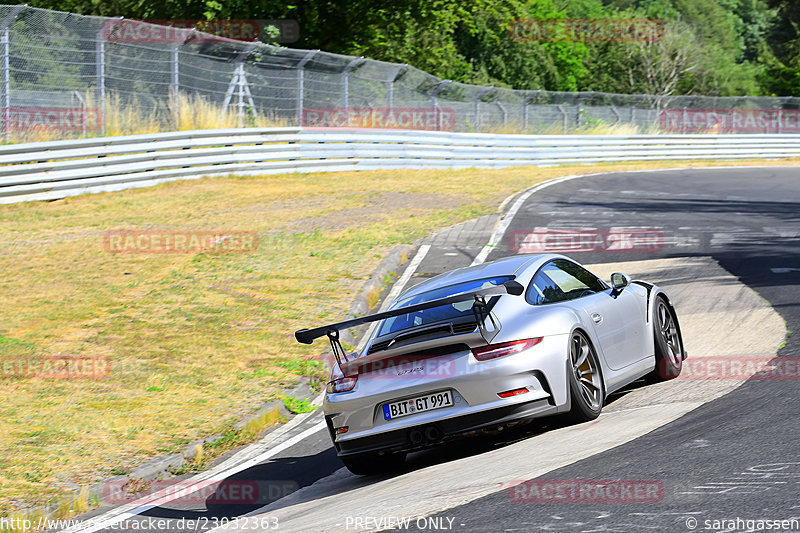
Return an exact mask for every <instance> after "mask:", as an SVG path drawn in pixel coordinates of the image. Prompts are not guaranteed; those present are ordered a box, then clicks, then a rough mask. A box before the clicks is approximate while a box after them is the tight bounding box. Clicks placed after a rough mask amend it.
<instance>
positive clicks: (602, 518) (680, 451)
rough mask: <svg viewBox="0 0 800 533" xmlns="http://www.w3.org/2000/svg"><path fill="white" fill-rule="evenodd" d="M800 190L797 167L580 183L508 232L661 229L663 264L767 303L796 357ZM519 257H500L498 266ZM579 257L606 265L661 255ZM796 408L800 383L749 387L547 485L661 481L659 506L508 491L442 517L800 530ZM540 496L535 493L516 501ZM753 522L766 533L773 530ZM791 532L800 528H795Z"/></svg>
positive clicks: (533, 526)
mask: <svg viewBox="0 0 800 533" xmlns="http://www.w3.org/2000/svg"><path fill="white" fill-rule="evenodd" d="M798 179H800V171H799V170H798V169H793V168H782V169H779V168H770V169H766V168H759V169H737V170H713V171H712V170H709V171H702V170H684V171H671V172H652V173H630V174H612V175H605V176H598V177H590V178H583V179H579V180H573V181H569V182H566V183H563V184H559V185H557V186H553V187H550V188H548V189H545V190H543V191H541V192H540V193H538V194H537V195H536V196H535V197H534V198H533V201H530V202H528V203H526V205H525V206H524V208H523V209H521V210H520V212H519V213H518V215H517V216H516V217H515V218H514V221H513V223H512V225H511V228H510V232H513V231H528V230H531V229H533V228H536V227H548V228H592V227H594V228H610V227H617V228H651V229H656V230H660V231H662V232H663V234H664V241H665V244H664V248H663V250H661V251H660V252H657V253H656V255H662V256H689V255H704V256H711V257H712V258H714V259H716V260H717V261H718V262H719V263H720V264H721V265H722V266H723V267H725V268H726V269H727V270H728V271H729V272H731V273H733V274H734V275H736V276H739V277H740V278H741V279H742V281H744V282H745V283H746V284H747V285H748V286H750V287H751V288H753V289H755V290H757V291H758V292H759V293H760V294H761V295H762V296H763V297H764V298H766V299H767V300H768V301H769V302H770V303H771V304H772V305H773V306H774V308H775V309H776V310H777V311H778V312H779V313H780V314H781V316H783V318H784V319H785V320H786V322H787V328H788V329H789V330H791V331H793V332H795V333H794V335H792V336H790V338H789V340H788V342H787V344H786V346H785V347H784V348H783V349H782V350H781V351H780V352H779V353H780V355H790V356H798V355H800V343H799V342H798V335H797V332H798V331H800V184H798ZM504 242H506V243H508V242H509V241H508V240H506V241H504ZM512 246H513V245H512ZM509 253H510V251H509V250H508V249H498V250H496V251H494V252H492V253H491V254H490V256H489V258H490V260H491V259H494V258H498V257H501V256H504V255H508V254H509ZM573 255H574V256H575V257H576V258H579V260H583V262H587V263H599V262H606V261H610V260H623V259H626V258H630V259H634V258H636V259H641V258H644V257H646V256H648V255H653V254H652V253H635V252H619V253H608V252H606V253H591V252H588V253H583V254H581V255H578V254H573ZM690 356H691V354H690ZM798 405H800V382H798V381H797V380H773V381H749V382H747V383H745V384H744V385H742V386H741V387H739V388H738V389H736V390H735V391H733V392H731V393H730V394H728V395H726V396H724V397H722V398H719V399H717V400H714V401H712V402H710V403H708V404H706V405H704V406H702V407H700V408H699V409H697V410H695V411H693V412H691V413H689V414H687V415H685V416H683V417H682V418H680V419H678V420H676V421H674V422H672V423H670V424H668V425H666V426H663V427H661V428H659V429H657V430H655V431H654V432H652V433H650V434H648V435H645V436H643V437H641V438H639V439H636V440H634V441H632V442H630V443H627V444H624V445H622V446H619V447H617V448H615V449H613V450H610V451H608V452H604V453H601V454H598V455H595V456H592V457H587V458H584V459H582V460H580V461H578V462H576V463H574V464H572V465H570V466H568V467H566V468H562V469H559V470H556V471H554V472H549V473H548V474H547V476H544V477H545V478H547V479H552V480H574V479H658V480H660V481H661V482H662V483H663V486H664V494H663V499H662V501H660V502H656V503H647V504H644V503H642V504H608V503H591V502H581V503H563V504H555V503H529V502H525V501H514V500H513V496H512V494H513V493H512V492H511V491H503V492H499V493H496V494H492V495H490V496H487V497H485V498H483V499H480V500H477V501H473V502H471V503H470V504H468V505H465V506H462V507H459V508H455V509H449V510H448V511H446V512H444V513H442V515H446V516H449V517H455V519H456V520H455V521H456V522H460V523H469V524H472V525H474V526H475V527H476V529H480V530H486V531H621V532H622V531H693V530H698V531H744V530H746V527H745V528H743V527H738V528H735V527H734V528H728V527H718V528H714V526H717V525H721V526H726V525H734V526H736V524H724V523H722V524H715V523H714V522H713V520H735V519H737V518H740V519H741V520H758V519H764V520H767V519H769V520H776V519H791V518H795V519H800V498H798V494H799V493H800V444H799V443H800V440H798V437H799V436H800V419H799V418H798V407H797V406H798ZM528 489H530V487H528ZM530 496H531V495H530V490H529V491H528V493H527V494H521V498H519V499H523V500H524V499H525V497H527V498H528V499H530ZM707 520H710V521H712V522H710V523H709V522H706V521H707ZM687 522H688V524H687ZM481 524H485V527H482V526H481ZM740 524H741V522H740ZM693 525H694V527H692V526H693ZM751 525H753V526H755V527H754V528H753V530H755V531H761V530H769V529H766V527H765V528H762V529H758V524H757V523H754V524H751ZM764 525H766V524H764ZM706 526H711V528H709V529H706ZM745 526H747V524H746V523H745ZM790 526H791V524H790ZM789 530H794V531H798V530H800V528H798V527H797V525H796V523H795V524H794V526H793V528H792V529H789Z"/></svg>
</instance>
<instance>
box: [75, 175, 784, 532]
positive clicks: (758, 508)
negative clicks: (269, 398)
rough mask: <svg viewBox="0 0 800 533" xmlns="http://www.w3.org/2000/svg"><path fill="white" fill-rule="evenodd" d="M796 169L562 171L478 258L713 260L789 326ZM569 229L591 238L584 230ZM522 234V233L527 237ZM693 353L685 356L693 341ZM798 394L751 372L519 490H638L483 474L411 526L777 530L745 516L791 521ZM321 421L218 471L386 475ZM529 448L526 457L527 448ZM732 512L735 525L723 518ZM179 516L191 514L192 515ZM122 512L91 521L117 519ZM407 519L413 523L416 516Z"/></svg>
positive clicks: (463, 256) (442, 453) (196, 505)
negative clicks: (624, 495)
mask: <svg viewBox="0 0 800 533" xmlns="http://www.w3.org/2000/svg"><path fill="white" fill-rule="evenodd" d="M798 180H800V169H797V168H791V167H752V168H737V169H707V170H706V169H691V170H690V169H685V170H672V171H659V172H631V173H617V174H602V175H596V176H587V177H582V178H580V179H574V180H570V181H564V182H561V183H557V184H554V185H552V186H549V187H547V188H544V189H542V190H540V191H537V192H536V193H535V194H533V195H532V196H530V197H529V198H528V199H527V201H525V203H524V204H523V205H522V206H521V208H520V209H519V210H518V212H516V214H515V216H514V217H513V219H511V223H510V225H509V227H508V230H507V231H506V233H505V235H503V237H502V238H501V239H500V241H499V245H498V246H496V247H494V248H493V249H492V250H491V252H490V253H489V260H492V259H497V258H499V257H502V256H505V255H509V254H513V253H516V248H517V247H518V245H519V244H520V243H521V242H522V243H526V244H525V246H527V247H528V249H526V250H523V251H529V252H536V251H545V250H537V249H535V248H536V246H544V245H543V244H541V243H543V242H547V243H553V242H559V243H561V244H562V245H564V243H571V244H569V245H570V246H573V247H574V246H575V245H576V243H577V246H579V247H584V248H586V249H587V251H578V250H575V249H574V248H573V249H572V250H571V251H565V252H564V253H566V254H568V255H570V256H572V257H574V258H575V259H577V260H578V261H580V262H581V263H584V264H594V263H611V262H621V261H642V260H652V259H661V258H681V257H684V258H685V257H689V258H698V259H699V258H711V259H712V260H714V261H716V262H718V263H719V265H720V266H722V267H723V268H724V269H726V270H727V271H728V272H730V273H731V274H733V276H736V277H738V278H739V279H740V280H741V281H742V282H744V283H745V284H746V285H747V286H749V287H750V288H752V289H754V290H755V291H757V292H758V293H759V294H760V295H761V296H762V297H763V298H764V299H766V300H767V301H768V302H769V303H770V304H771V305H772V306H773V307H774V309H775V310H776V311H777V312H778V313H779V314H780V315H781V316H782V317H783V318H784V319H785V321H786V329H788V330H791V331H794V332H798V331H800V184H798ZM576 234H577V235H578V236H577V237H576V236H575V235H576ZM531 235H532V236H533V237H530V236H531ZM553 235H557V236H558V237H553ZM580 235H584V236H585V235H589V237H584V238H583V240H582V239H581V237H580ZM592 235H593V236H594V237H592ZM611 235H613V237H611ZM620 235H623V237H620ZM520 236H522V237H520ZM525 236H529V237H527V241H526V240H525V239H526V237H525ZM543 237H546V238H544V239H543ZM553 239H557V240H553ZM615 241H616V244H611V245H609V243H613V242H615ZM620 242H622V244H620ZM537 243H538V244H537ZM548 246H549V245H548ZM619 246H622V249H620V248H619ZM460 251H461V252H464V253H456V252H454V251H453V250H452V249H451V248H437V247H436V246H433V247H432V248H431V249H430V251H429V252H428V254H427V256H426V257H425V258H424V259H423V260H422V262H421V264H420V265H419V266H418V272H419V273H420V275H419V276H417V277H416V278H415V279H417V280H419V279H421V278H422V277H424V276H428V275H433V274H436V273H438V272H440V271H443V270H446V269H450V268H455V267H458V266H466V265H468V264H469V263H470V261H471V260H472V258H473V257H474V256H475V255H476V254H477V250H476V249H474V248H468V247H464V248H463V249H462V250H460ZM546 251H551V249H547V250H546ZM654 281H657V280H654ZM678 311H679V317H680V309H679V310H678ZM752 333H753V332H751V334H752ZM755 334H756V335H757V332H755ZM779 354H780V355H785V356H800V343H799V342H798V335H797V333H795V334H793V335H791V336H789V338H788V340H787V342H786V345H785V346H784V347H782V348H781V349H780V352H779ZM689 355H690V357H692V356H693V354H692V353H691V351H690V353H689ZM634 388H635V387H634ZM612 400H615V401H624V398H623V400H618V399H617V398H616V397H615V398H613V399H612ZM613 405H614V404H613V402H612V404H611V406H613ZM698 405H699V404H698ZM798 405H800V381H798V378H797V377H795V378H794V379H775V380H750V381H747V382H746V383H744V384H742V385H741V386H739V387H738V388H736V389H735V390H733V391H732V392H730V393H728V394H726V395H725V396H722V397H719V398H716V399H714V400H712V401H710V402H708V403H705V404H704V405H700V406H699V407H698V408H697V409H695V410H693V411H691V412H689V413H688V414H684V415H682V416H680V417H677V415H676V418H675V419H672V418H668V419H665V420H672V421H671V422H668V423H666V425H661V427H657V426H654V427H657V429H654V430H652V431H649V432H647V433H646V434H643V435H642V436H638V437H637V438H633V439H632V440H628V441H627V442H624V443H622V444H620V445H617V446H615V447H610V448H609V449H606V450H605V451H600V452H599V453H598V452H596V451H592V447H591V446H589V445H588V444H587V446H586V449H585V450H584V451H583V452H582V451H581V450H576V451H575V452H574V455H573V456H572V457H571V459H570V461H575V462H571V464H567V465H566V466H563V467H560V468H558V469H555V470H551V471H547V473H546V474H544V475H538V476H536V478H537V479H538V480H539V481H538V482H533V483H526V484H524V485H523V486H524V487H525V488H526V489H531V488H532V487H534V488H537V489H543V488H544V486H545V484H547V483H548V482H549V483H550V485H551V487H550V488H552V486H555V485H554V482H555V481H559V480H560V481H559V482H560V483H561V487H562V488H563V487H564V486H566V485H564V484H565V483H566V484H569V483H570V480H618V481H619V483H620V484H621V485H624V484H625V483H626V482H628V481H631V482H633V481H636V480H639V481H644V482H649V483H651V485H652V484H655V485H657V487H659V489H658V491H657V495H656V497H654V498H650V499H649V501H642V500H638V501H637V502H635V503H615V502H609V501H602V499H598V498H590V497H584V498H582V499H581V501H574V502H569V503H552V498H551V499H550V500H547V501H546V502H542V501H532V498H531V494H532V493H531V492H530V490H527V491H526V492H519V490H520V489H516V490H517V491H518V492H516V493H515V492H514V490H515V488H514V487H513V486H512V487H494V488H488V489H487V490H485V495H483V496H481V497H479V498H477V499H473V500H472V501H470V502H469V503H468V504H466V505H460V506H456V507H452V508H447V509H446V510H444V511H441V512H440V513H438V514H434V515H433V516H431V517H430V518H431V520H430V521H426V522H422V524H423V525H427V526H428V529H429V530H433V529H436V528H437V527H438V528H439V529H444V530H453V531H622V532H624V531H745V530H747V528H746V527H745V526H753V527H751V528H750V530H751V531H761V530H767V531H769V530H775V528H772V529H766V527H762V528H761V529H757V528H756V526H757V524H756V522H753V523H750V524H747V523H746V522H745V521H747V520H784V519H792V518H794V519H796V520H800V499H799V498H798V493H800V454H798V452H799V451H800V445H798V444H797V443H798V436H799V435H800V422H798V414H797V413H798V408H797V406H798ZM653 411H654V415H653V416H658V411H657V410H653ZM615 414H616V413H609V415H608V418H607V420H609V421H610V422H608V423H609V424H613V417H614V415H615ZM605 416H606V415H603V416H601V419H603V417H605ZM321 419H322V417H321V415H320V413H318V412H317V413H313V414H311V415H309V416H306V417H299V418H298V419H297V422H294V423H293V424H292V425H291V427H290V428H287V429H286V432H285V439H290V440H291V439H294V440H293V441H291V446H286V447H285V449H282V450H281V451H280V452H279V453H274V454H271V455H270V456H269V458H267V459H265V460H264V461H263V462H260V463H257V464H254V465H252V466H249V467H248V468H247V469H243V470H240V471H239V472H237V473H236V474H234V475H233V476H232V477H230V478H228V479H249V480H254V479H258V480H264V481H265V482H267V483H271V484H272V485H274V486H276V487H289V490H286V491H285V492H280V491H277V492H275V494H276V496H275V497H276V498H277V497H278V496H283V495H284V494H288V493H289V492H291V491H293V490H295V489H301V488H303V487H309V486H311V485H313V484H314V483H315V482H317V481H319V482H320V484H322V485H325V484H326V483H327V484H330V483H333V482H336V483H340V485H336V486H346V487H348V490H350V489H352V490H355V489H358V488H362V487H365V486H366V487H369V486H370V484H371V483H376V485H377V484H380V483H392V482H395V481H397V480H393V479H391V478H388V479H384V478H382V479H380V480H377V481H376V480H363V479H359V478H354V477H352V476H351V475H350V474H349V473H348V472H346V471H343V470H342V466H341V463H340V462H339V461H338V459H336V457H335V455H334V454H333V452H332V450H331V448H330V443H329V440H328V436H327V432H326V431H325V430H323V429H322V428H321V427H320V421H321ZM548 424H549V425H548ZM610 427H613V425H612V426H610ZM315 428H316V429H315ZM576 430H580V428H574V427H573V428H563V427H560V426H558V425H557V424H555V423H553V422H542V423H535V424H532V425H531V426H528V427H527V428H526V429H525V430H521V431H518V432H516V433H514V434H512V435H508V436H504V437H503V438H498V437H492V438H482V439H475V440H474V441H473V442H469V443H467V444H465V445H464V446H461V447H459V449H458V450H433V451H428V452H421V453H418V454H415V455H414V456H413V457H411V458H410V461H409V463H410V464H409V468H408V471H409V472H410V473H412V474H415V475H416V476H419V477H422V478H424V476H425V473H426V471H428V470H431V471H435V470H436V469H437V468H438V469H443V468H445V469H446V468H448V467H449V464H448V463H453V462H455V461H458V460H459V459H461V458H464V457H468V458H473V459H474V458H478V459H480V458H481V456H482V455H483V454H487V456H488V454H490V453H492V452H493V451H495V450H497V449H498V448H502V447H504V446H509V445H512V444H513V443H517V442H521V441H522V442H524V441H525V440H527V439H531V438H533V437H536V436H539V437H541V436H542V435H544V436H545V437H547V435H548V433H549V434H551V435H558V434H559V432H562V431H573V432H574V431H576ZM283 442H286V440H284V441H283ZM256 457H257V456H256ZM525 460H526V461H532V462H535V461H536V457H535V455H534V457H532V458H531V457H526V458H525ZM431 475H433V474H431ZM460 475H463V476H467V477H469V478H471V479H473V480H474V481H475V482H476V483H480V480H481V478H482V472H481V471H480V470H477V471H464V472H463V473H460ZM236 476H238V477H236ZM518 481H524V480H518ZM398 483H399V481H398ZM556 484H557V483H556ZM489 489H491V490H489ZM349 496H350V494H348V492H347V491H343V492H342V493H339V494H335V495H333V496H330V497H329V499H331V498H332V502H333V503H334V504H335V501H336V498H341V500H342V501H346V500H347V499H348V498H349ZM270 502H271V508H276V507H280V506H281V503H282V502H281V500H280V499H278V500H277V501H274V499H273V498H270V500H269V501H259V502H258V503H257V504H256V503H253V504H251V505H247V504H239V505H216V506H213V505H209V504H208V503H207V502H204V501H202V500H198V501H192V502H189V503H185V504H174V503H171V504H163V505H155V506H153V505H151V506H145V507H140V508H136V509H133V510H132V511H131V512H130V514H129V515H126V517H125V518H126V522H125V527H124V528H122V529H126V530H139V531H148V530H150V531H165V530H169V531H187V530H194V531H200V530H208V529H211V528H213V527H215V526H217V525H220V520H221V519H223V518H226V519H227V518H233V517H236V516H241V515H243V514H245V513H250V512H253V511H255V510H256V509H258V508H260V507H262V506H263V505H264V504H265V503H270ZM312 503H313V502H312ZM440 509H444V507H441V508H440ZM109 511H111V512H114V509H112V508H109V507H105V508H101V509H98V510H96V511H94V512H93V513H91V514H90V515H87V516H86V518H88V517H89V516H99V515H104V513H108V512H109ZM117 511H118V509H117ZM372 514H373V515H374V513H372ZM737 518H738V519H739V520H741V523H740V524H736V523H735V522H734V523H730V522H727V523H726V522H724V521H725V520H728V521H730V520H733V521H735V520H736V519H737ZM153 519H164V520H166V523H167V525H166V527H158V528H155V527H149V526H148V520H149V524H152V523H153ZM181 519H184V522H180V520H181ZM185 520H194V522H193V523H191V527H189V526H187V522H186V521H185ZM715 520H716V521H718V522H714V521H715ZM109 524H110V523H109ZM121 525H122V524H120V523H116V524H115V526H113V527H112V526H111V525H108V526H107V527H105V528H103V529H99V528H92V529H90V531H118V530H119V529H121V528H120V526H121ZM161 525H163V524H160V526H161ZM342 525H343V526H344V525H345V524H344V522H342ZM731 525H733V526H734V527H729V526H731ZM739 525H741V527H739ZM771 525H774V524H771ZM386 526H387V524H384V525H383V526H376V525H375V524H373V525H372V527H370V528H367V527H365V525H364V524H363V523H362V527H357V526H356V524H355V523H353V522H351V523H348V524H347V525H346V527H342V528H341V530H350V531H356V530H361V531H364V530H366V529H386V528H387V527H386ZM761 526H765V523H762V524H761ZM793 528H794V529H792V528H786V529H783V531H792V530H795V531H800V526H799V525H798V523H797V522H795V524H794V525H793ZM409 529H410V530H419V528H417V524H416V523H415V522H414V521H413V520H412V521H411V527H410V528H409ZM81 530H82V529H80V528H75V529H74V531H81ZM250 530H253V529H250ZM264 530H266V529H264ZM278 530H279V531H280V530H282V528H279V529H278Z"/></svg>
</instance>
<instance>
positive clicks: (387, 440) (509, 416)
mask: <svg viewBox="0 0 800 533" xmlns="http://www.w3.org/2000/svg"><path fill="white" fill-rule="evenodd" d="M556 411H557V408H556V407H555V406H554V405H553V404H552V403H551V402H549V401H548V399H546V398H545V399H540V400H534V401H531V402H524V403H517V404H513V405H507V406H503V407H498V408H495V409H488V410H486V411H480V412H477V413H471V414H468V415H462V416H456V417H452V418H446V419H443V420H439V421H433V422H427V423H424V424H420V425H416V426H411V427H405V428H400V429H395V430H391V431H386V432H383V433H378V434H376V435H370V436H367V437H361V438H357V439H351V440H345V441H340V442H336V441H335V439H334V438H333V424H332V422H331V417H329V416H326V417H325V421H326V423H327V424H328V431H329V432H330V434H331V440H332V441H333V445H334V448H336V453H337V454H338V455H340V456H342V455H352V454H356V453H364V452H376V451H390V452H402V451H411V450H417V449H423V448H427V447H431V446H438V445H440V444H442V443H445V442H447V441H452V440H456V439H458V438H462V437H468V436H470V432H474V431H478V430H481V429H492V428H495V427H497V426H501V425H503V424H507V423H509V422H515V421H520V420H524V419H529V418H537V417H540V416H547V415H551V414H555V413H556ZM431 426H434V427H435V428H436V429H438V434H439V435H440V438H437V439H435V440H424V441H423V442H421V443H420V442H412V438H411V435H412V433H413V432H414V431H415V430H416V431H422V432H423V433H424V431H425V429H427V428H429V427H431Z"/></svg>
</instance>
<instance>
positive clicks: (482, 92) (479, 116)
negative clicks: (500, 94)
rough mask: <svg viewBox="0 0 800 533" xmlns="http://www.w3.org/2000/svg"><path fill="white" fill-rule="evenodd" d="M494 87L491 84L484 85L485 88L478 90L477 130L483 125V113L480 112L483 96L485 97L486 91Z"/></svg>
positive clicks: (476, 108)
mask: <svg viewBox="0 0 800 533" xmlns="http://www.w3.org/2000/svg"><path fill="white" fill-rule="evenodd" d="M492 89H494V87H492V86H491V85H489V86H487V87H484V88H483V89H481V90H480V92H478V94H477V96H475V131H478V130H479V129H480V127H481V114H480V107H479V106H480V103H481V98H483V97H484V96H485V95H486V93H488V92H489V91H491V90H492Z"/></svg>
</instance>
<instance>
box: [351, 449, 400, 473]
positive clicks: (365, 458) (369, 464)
mask: <svg viewBox="0 0 800 533" xmlns="http://www.w3.org/2000/svg"><path fill="white" fill-rule="evenodd" d="M339 459H341V460H342V462H343V463H344V466H346V467H347V469H348V470H349V471H350V472H352V473H353V474H355V475H357V476H374V475H376V474H384V473H386V472H391V471H393V470H397V469H399V468H400V467H402V466H403V464H404V463H405V460H406V454H405V453H387V454H385V455H378V453H377V452H368V453H357V454H353V455H344V456H341V457H339Z"/></svg>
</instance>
